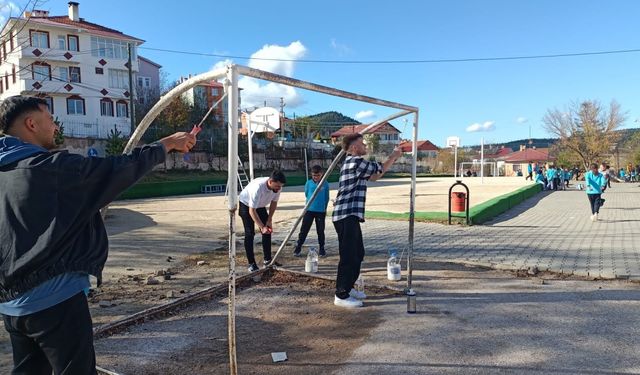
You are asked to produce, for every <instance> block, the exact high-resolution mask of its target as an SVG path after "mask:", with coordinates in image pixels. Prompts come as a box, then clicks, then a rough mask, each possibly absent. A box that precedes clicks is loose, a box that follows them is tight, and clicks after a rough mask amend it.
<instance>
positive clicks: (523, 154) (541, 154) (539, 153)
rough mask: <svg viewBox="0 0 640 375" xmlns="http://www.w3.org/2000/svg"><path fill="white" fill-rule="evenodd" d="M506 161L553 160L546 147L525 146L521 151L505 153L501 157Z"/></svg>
mask: <svg viewBox="0 0 640 375" xmlns="http://www.w3.org/2000/svg"><path fill="white" fill-rule="evenodd" d="M503 160H504V161H505V162H506V163H521V162H525V163H526V162H530V161H534V162H545V161H550V160H555V158H554V157H551V156H549V149H548V148H537V149H536V148H526V149H524V150H522V151H516V152H513V153H511V154H509V155H507V156H506V157H505V158H504V159H503Z"/></svg>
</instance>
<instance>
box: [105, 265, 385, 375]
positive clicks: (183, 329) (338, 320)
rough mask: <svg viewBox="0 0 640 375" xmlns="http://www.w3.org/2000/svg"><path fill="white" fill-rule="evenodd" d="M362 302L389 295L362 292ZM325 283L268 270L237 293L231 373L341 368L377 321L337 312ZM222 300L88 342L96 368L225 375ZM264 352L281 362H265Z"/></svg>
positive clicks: (370, 314)
mask: <svg viewBox="0 0 640 375" xmlns="http://www.w3.org/2000/svg"><path fill="white" fill-rule="evenodd" d="M367 292H368V294H369V295H370V298H369V300H370V301H378V302H380V301H383V300H385V299H387V298H389V297H390V296H391V295H393V294H397V293H394V292H389V291H385V290H382V289H374V288H368V289H367ZM332 297H333V283H331V282H328V281H325V280H320V279H312V278H309V277H305V276H297V275H293V274H291V273H285V272H276V273H275V274H274V275H273V276H267V275H266V274H265V276H263V278H262V280H261V281H260V282H258V283H253V282H252V285H251V286H249V287H247V288H244V289H243V290H241V291H240V292H239V294H238V305H237V306H236V311H237V321H236V326H237V338H238V343H237V345H238V353H237V357H238V361H239V363H238V372H239V373H241V374H261V375H262V374H264V375H269V374H284V373H286V374H288V375H294V374H319V373H322V372H323V371H322V367H323V366H324V364H326V363H341V362H343V361H345V359H347V358H348V357H349V356H350V355H351V353H352V352H353V351H354V350H355V349H356V348H358V347H359V346H360V345H361V344H362V343H363V342H364V341H365V340H366V338H367V336H368V335H369V332H370V330H371V329H372V328H373V327H375V326H376V325H377V324H379V322H380V321H381V319H380V313H379V312H378V311H375V310H372V309H370V310H362V311H353V310H344V309H339V308H337V307H335V306H333V305H332V304H330V303H327V301H330V300H331V298H332ZM227 309H228V306H227V303H226V299H224V298H223V296H220V297H219V298H213V299H211V300H207V301H202V302H196V303H194V304H193V305H190V306H188V307H186V308H184V309H182V310H179V311H177V312H174V313H172V314H171V316H169V317H166V318H162V319H157V320H153V321H148V322H145V323H142V324H139V325H136V326H133V327H130V328H129V329H126V330H125V331H123V332H121V333H118V334H115V335H112V336H109V337H105V338H100V339H98V340H96V352H97V362H98V364H99V365H100V366H101V367H103V368H106V369H108V370H111V371H115V372H117V373H123V374H166V375H169V374H203V375H204V374H224V373H228V369H229V358H228V342H227ZM272 352H286V353H287V356H288V361H287V362H284V363H273V361H272V359H271V353H272Z"/></svg>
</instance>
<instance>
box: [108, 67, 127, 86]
mask: <svg viewBox="0 0 640 375" xmlns="http://www.w3.org/2000/svg"><path fill="white" fill-rule="evenodd" d="M109 87H111V88H113V89H128V88H129V72H127V71H126V70H120V69H109Z"/></svg>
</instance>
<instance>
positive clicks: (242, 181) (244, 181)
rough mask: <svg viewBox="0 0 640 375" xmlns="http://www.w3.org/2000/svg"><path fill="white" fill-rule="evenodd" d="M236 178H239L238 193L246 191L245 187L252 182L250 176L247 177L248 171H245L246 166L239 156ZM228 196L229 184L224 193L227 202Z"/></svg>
mask: <svg viewBox="0 0 640 375" xmlns="http://www.w3.org/2000/svg"><path fill="white" fill-rule="evenodd" d="M236 176H238V191H239V192H240V191H242V189H244V187H245V186H247V185H248V184H249V182H251V181H250V180H249V176H248V175H247V171H246V170H245V169H244V164H243V163H242V160H241V159H240V156H238V174H237V175H236ZM228 196H229V184H227V188H226V189H225V191H224V197H225V199H224V200H225V202H226V201H227V197H228Z"/></svg>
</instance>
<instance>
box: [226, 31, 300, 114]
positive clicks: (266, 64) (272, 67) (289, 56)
mask: <svg viewBox="0 0 640 375" xmlns="http://www.w3.org/2000/svg"><path fill="white" fill-rule="evenodd" d="M306 52H307V48H306V47H305V46H304V45H303V44H302V43H301V42H300V41H295V42H293V43H291V44H289V45H288V46H279V45H275V44H267V45H264V46H263V47H262V48H261V49H260V50H258V51H257V52H255V53H254V54H252V55H251V60H250V61H249V66H250V67H252V68H256V69H260V70H265V71H268V72H271V73H276V74H280V75H284V76H287V77H291V76H292V75H293V72H294V70H295V63H296V60H299V59H301V58H302V57H304V55H305V54H306ZM260 59H279V60H278V61H275V60H260ZM282 60H284V61H282ZM238 83H239V85H240V87H241V88H242V94H241V95H242V106H243V107H251V106H256V105H261V104H262V103H263V102H264V101H265V100H267V101H270V102H276V101H279V98H281V97H282V98H283V99H284V102H285V104H286V106H287V108H296V107H298V106H300V105H302V104H304V103H305V100H304V99H303V98H302V96H301V95H300V94H299V93H298V91H297V90H296V89H294V88H293V87H291V86H285V85H281V84H278V83H273V82H269V83H262V82H261V81H259V80H257V79H255V78H252V77H242V78H240V81H239V82H238Z"/></svg>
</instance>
